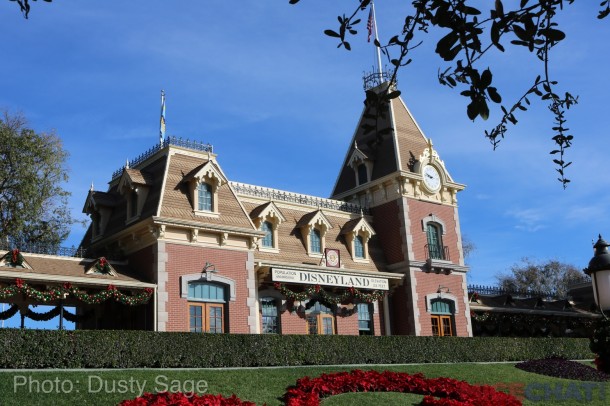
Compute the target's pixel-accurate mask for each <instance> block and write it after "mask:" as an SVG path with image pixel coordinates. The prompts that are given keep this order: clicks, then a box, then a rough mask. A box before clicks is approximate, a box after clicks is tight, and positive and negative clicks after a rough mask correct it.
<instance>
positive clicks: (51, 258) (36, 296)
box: [0, 249, 156, 328]
mask: <svg viewBox="0 0 610 406" xmlns="http://www.w3.org/2000/svg"><path fill="white" fill-rule="evenodd" d="M155 289H156V284H154V283H150V282H146V281H145V279H144V278H143V276H142V275H138V274H137V273H135V272H133V270H131V269H130V268H129V266H128V264H127V262H126V261H109V260H107V259H106V258H104V257H100V258H78V257H72V256H62V255H47V254H37V253H29V252H21V251H19V250H18V249H12V250H9V251H6V250H4V251H0V303H8V304H10V307H9V309H8V310H5V311H3V312H0V319H2V320H6V319H7V318H10V317H12V316H13V315H14V314H16V313H17V312H19V313H20V314H21V317H22V327H23V319H24V317H29V318H31V319H34V320H37V321H46V320H50V319H52V318H54V317H56V316H58V315H59V316H60V328H61V326H62V322H63V318H66V319H68V320H70V321H74V322H80V321H81V320H82V319H83V318H85V317H86V316H88V315H89V314H90V313H91V312H92V311H94V310H95V309H96V308H100V307H108V306H112V307H113V306H114V305H117V304H120V305H128V306H130V307H131V306H138V305H145V304H147V303H148V302H149V301H150V299H151V297H153V293H154V291H155ZM113 302H114V304H113ZM32 305H46V306H54V307H55V308H54V309H52V310H51V311H48V312H46V313H37V312H35V311H34V310H32V309H31V308H30V306H32ZM64 307H76V308H77V312H76V314H71V313H69V312H65V311H64Z"/></svg>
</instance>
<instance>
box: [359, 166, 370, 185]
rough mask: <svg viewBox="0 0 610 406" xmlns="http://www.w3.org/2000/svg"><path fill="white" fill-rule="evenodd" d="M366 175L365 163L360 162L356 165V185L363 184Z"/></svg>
mask: <svg viewBox="0 0 610 406" xmlns="http://www.w3.org/2000/svg"><path fill="white" fill-rule="evenodd" d="M368 181H369V180H368V175H367V173H366V165H365V164H360V165H358V185H362V184H365V183H366V182H368Z"/></svg>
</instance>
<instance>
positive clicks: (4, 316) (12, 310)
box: [0, 304, 19, 320]
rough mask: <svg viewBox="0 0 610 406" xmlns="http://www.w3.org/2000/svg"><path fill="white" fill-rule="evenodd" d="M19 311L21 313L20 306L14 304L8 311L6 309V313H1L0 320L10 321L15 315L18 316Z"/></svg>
mask: <svg viewBox="0 0 610 406" xmlns="http://www.w3.org/2000/svg"><path fill="white" fill-rule="evenodd" d="M18 311H19V306H17V305H16V304H14V305H12V306H11V307H9V308H8V309H6V310H5V311H3V312H0V320H8V319H10V318H11V317H13V316H14V315H16V314H17V312H18Z"/></svg>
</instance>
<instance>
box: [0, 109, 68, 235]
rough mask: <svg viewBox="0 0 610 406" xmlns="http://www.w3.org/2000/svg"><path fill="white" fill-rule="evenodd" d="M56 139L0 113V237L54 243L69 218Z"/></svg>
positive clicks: (64, 231)
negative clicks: (0, 115)
mask: <svg viewBox="0 0 610 406" xmlns="http://www.w3.org/2000/svg"><path fill="white" fill-rule="evenodd" d="M67 157H68V153H67V152H66V151H64V150H63V147H62V143H61V140H60V139H59V138H58V137H57V136H56V135H54V134H52V133H51V134H48V133H36V132H35V131H34V130H32V129H30V128H28V125H27V122H26V120H25V118H24V117H23V116H21V115H14V116H12V115H9V113H8V112H4V113H3V115H2V117H0V242H2V243H4V242H6V241H8V242H9V243H10V244H15V243H18V245H19V244H43V245H50V246H55V247H56V246H58V245H59V244H60V243H61V242H62V241H63V240H65V239H66V237H67V236H68V233H69V231H70V225H71V224H73V223H74V220H73V219H72V217H71V214H70V210H69V209H68V204H67V198H68V196H69V193H68V192H67V191H65V190H64V189H63V188H62V187H61V185H62V183H64V182H66V181H67V180H68V175H67V171H66V166H65V165H66V159H67Z"/></svg>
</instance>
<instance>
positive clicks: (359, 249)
mask: <svg viewBox="0 0 610 406" xmlns="http://www.w3.org/2000/svg"><path fill="white" fill-rule="evenodd" d="M354 257H355V258H364V240H363V239H362V236H361V235H357V236H356V238H355V239H354Z"/></svg>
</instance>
